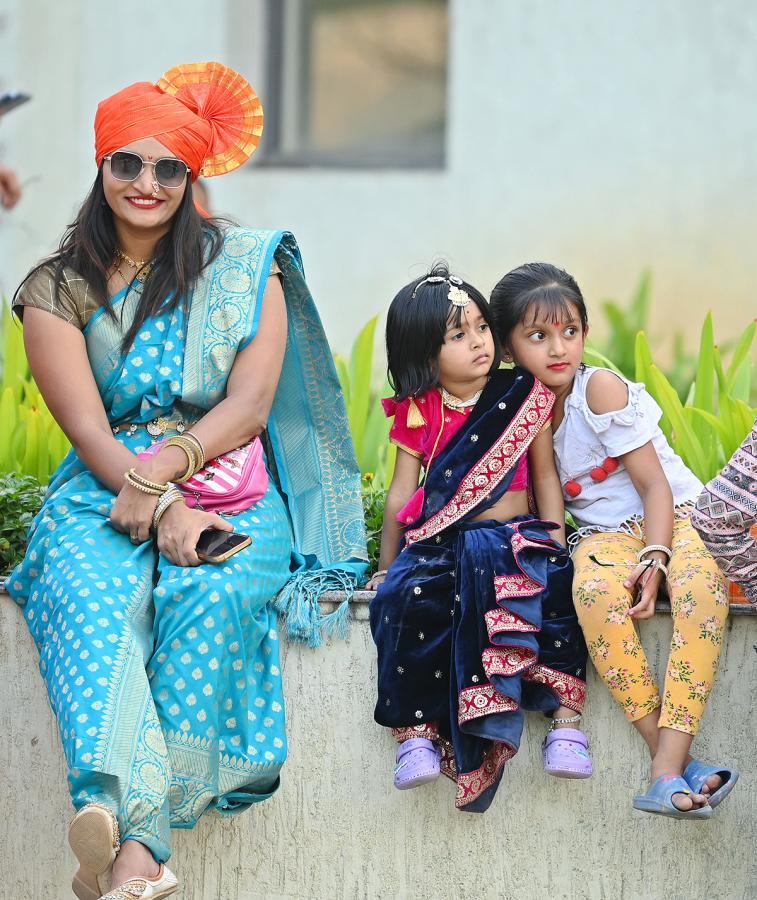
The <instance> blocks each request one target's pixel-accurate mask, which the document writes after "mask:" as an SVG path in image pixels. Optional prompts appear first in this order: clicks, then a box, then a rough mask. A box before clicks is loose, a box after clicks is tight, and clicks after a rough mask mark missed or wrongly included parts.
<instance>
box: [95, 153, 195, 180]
mask: <svg viewBox="0 0 757 900" xmlns="http://www.w3.org/2000/svg"><path fill="white" fill-rule="evenodd" d="M106 159H107V160H108V162H109V163H110V174H111V175H112V176H113V177H114V178H116V179H118V181H136V180H137V178H139V176H140V175H141V174H142V172H144V170H145V166H152V171H153V174H154V176H155V180H156V181H157V182H158V184H160V185H162V186H163V187H164V188H177V187H181V186H182V184H183V183H184V180H185V179H186V177H187V173H188V172H189V166H188V165H187V164H186V163H185V162H182V161H181V160H180V159H175V158H174V157H173V156H164V157H162V158H161V159H156V160H155V162H153V161H152V160H150V161H148V160H146V159H142V157H141V156H140V155H139V154H138V153H132V152H131V151H130V150H116V152H115V153H111V154H110V156H104V157H103V160H106Z"/></svg>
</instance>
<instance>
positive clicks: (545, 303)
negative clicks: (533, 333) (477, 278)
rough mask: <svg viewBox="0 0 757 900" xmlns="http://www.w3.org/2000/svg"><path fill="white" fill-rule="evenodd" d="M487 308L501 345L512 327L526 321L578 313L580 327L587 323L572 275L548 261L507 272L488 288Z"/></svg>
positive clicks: (586, 325)
mask: <svg viewBox="0 0 757 900" xmlns="http://www.w3.org/2000/svg"><path fill="white" fill-rule="evenodd" d="M571 304H572V305H573V307H575V308H572V307H571ZM491 309H492V314H493V316H494V322H495V327H496V330H497V336H498V338H499V341H500V343H501V344H502V346H503V347H505V348H507V347H508V346H509V344H510V335H511V334H512V332H513V329H514V328H515V327H516V326H517V325H519V324H520V323H521V322H525V321H526V320H528V321H529V322H536V321H538V320H539V319H540V318H544V317H546V318H549V319H552V320H558V319H559V318H562V317H565V316H567V317H568V318H572V317H573V316H574V315H575V313H576V312H578V317H579V319H580V320H581V329H582V330H583V331H584V332H585V331H586V329H587V328H588V326H589V318H588V315H587V313H586V303H585V302H584V298H583V294H582V293H581V288H579V286H578V284H577V283H576V280H575V278H573V276H572V275H569V274H568V273H567V272H566V271H565V270H564V269H558V267H557V266H552V265H550V264H549V263H543V262H537V263H526V264H525V265H523V266H518V268H517V269H513V270H512V272H508V273H507V275H505V276H504V278H502V279H500V280H499V281H498V282H497V284H496V285H495V287H494V290H493V291H492V296H491Z"/></svg>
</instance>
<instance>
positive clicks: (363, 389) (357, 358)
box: [348, 316, 378, 459]
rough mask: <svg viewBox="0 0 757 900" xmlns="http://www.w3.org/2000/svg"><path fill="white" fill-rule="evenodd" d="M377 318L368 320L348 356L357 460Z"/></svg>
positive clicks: (368, 399)
mask: <svg viewBox="0 0 757 900" xmlns="http://www.w3.org/2000/svg"><path fill="white" fill-rule="evenodd" d="M377 321H378V316H374V317H373V318H372V319H369V320H368V322H367V323H366V324H365V325H364V326H363V328H362V330H361V332H360V334H359V335H358V336H357V339H356V340H355V343H354V344H353V346H352V352H351V354H350V367H349V374H350V404H349V407H348V415H349V419H350V430H351V432H352V440H353V442H354V444H355V452H356V454H357V457H358V459H359V458H360V456H361V452H362V448H363V441H364V435H365V427H366V422H367V418H368V408H369V405H370V398H371V378H372V376H373V344H374V335H375V332H376V322H377Z"/></svg>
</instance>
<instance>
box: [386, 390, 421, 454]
mask: <svg viewBox="0 0 757 900" xmlns="http://www.w3.org/2000/svg"><path fill="white" fill-rule="evenodd" d="M381 405H382V406H383V408H384V412H385V413H386V415H387V416H390V417H391V416H394V421H393V422H392V427H391V428H390V429H389V440H390V441H391V442H392V443H393V444H396V445H397V446H398V447H399V448H400V449H401V450H404V451H405V452H406V453H409V454H410V455H411V456H415V457H417V458H418V459H423V456H424V453H423V448H424V445H425V440H426V435H427V431H428V426H427V425H421V426H420V427H419V428H413V427H411V426H410V425H408V423H407V417H408V412H409V409H410V398H409V397H406V398H405V399H404V400H400V401H399V403H398V402H396V401H395V400H394V399H392V398H386V399H384V400H382V401H381Z"/></svg>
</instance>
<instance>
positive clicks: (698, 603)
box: [573, 515, 728, 735]
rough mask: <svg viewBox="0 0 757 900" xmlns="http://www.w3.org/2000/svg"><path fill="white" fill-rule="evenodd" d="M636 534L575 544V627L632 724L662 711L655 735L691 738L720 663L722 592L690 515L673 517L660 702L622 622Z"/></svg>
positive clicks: (635, 640)
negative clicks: (661, 731)
mask: <svg viewBox="0 0 757 900" xmlns="http://www.w3.org/2000/svg"><path fill="white" fill-rule="evenodd" d="M634 530H635V531H636V532H637V534H636V535H631V534H625V533H623V532H612V533H609V534H608V533H602V534H592V535H589V536H588V537H585V538H583V539H582V540H581V541H580V542H579V544H578V546H577V547H576V550H575V552H574V554H573V564H574V567H575V576H574V580H573V600H574V602H575V606H576V613H577V614H578V621H579V622H580V623H581V627H582V628H583V631H584V636H585V637H586V643H587V645H588V647H589V654H590V655H591V658H592V661H593V663H594V665H595V667H596V669H597V671H598V672H599V674H600V675H601V676H602V679H603V680H604V682H605V684H606V685H607V687H608V689H609V691H610V693H611V694H612V695H613V697H614V698H615V699H616V700H617V701H618V703H619V704H620V705H621V707H622V709H623V711H624V712H625V714H626V717H627V718H628V719H629V720H630V721H631V722H635V721H636V720H637V719H641V718H642V717H643V716H646V715H648V714H649V713H651V712H654V711H655V710H656V709H658V708H659V707H660V706H662V711H661V713H660V722H659V724H660V727H661V728H662V727H665V728H674V729H676V730H677V731H685V732H687V733H688V734H692V735H694V734H696V733H697V731H698V730H699V723H700V720H701V718H702V713H703V712H704V707H705V704H706V703H707V698H708V696H709V694H710V691H711V690H712V685H713V681H714V678H715V672H716V670H717V667H718V660H719V659H720V651H721V649H722V644H723V631H724V628H725V621H726V618H727V617H728V594H727V591H726V585H725V582H724V580H723V577H722V576H721V574H720V572H719V570H718V567H717V564H716V563H715V561H714V560H713V558H712V557H711V556H710V555H709V553H708V552H707V550H706V549H705V547H704V544H703V543H702V541H701V540H700V538H699V535H698V534H697V533H696V532H695V531H694V528H693V526H692V525H691V523H690V521H689V518H688V515H686V516H685V517H676V520H675V526H674V529H673V542H672V547H671V549H672V551H673V556H672V558H671V560H670V564H669V566H668V571H669V577H668V582H667V584H668V593H669V595H670V604H671V608H672V616H673V638H672V641H671V644H670V659H669V661H668V668H667V672H666V674H665V690H664V695H663V697H662V700H661V699H660V693H659V691H658V689H657V685H656V684H655V681H654V677H653V676H652V672H651V671H650V669H649V665H648V663H647V658H646V655H645V654H644V649H643V647H642V646H641V642H640V641H639V637H638V634H637V632H636V628H635V625H634V620H633V619H631V618H629V616H628V615H627V611H628V609H629V607H631V606H633V604H634V602H635V600H634V598H633V596H632V595H631V592H630V591H629V590H628V589H627V588H625V587H623V581H624V580H625V578H626V577H627V576H628V575H629V574H630V573H631V572H632V571H633V570H634V568H635V567H636V565H637V554H638V552H639V550H641V548H642V547H643V546H644V541H643V539H642V535H643V531H642V526H641V525H639V526H635V527H634ZM603 563H604V564H605V565H602V564H603ZM607 563H611V565H607Z"/></svg>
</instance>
